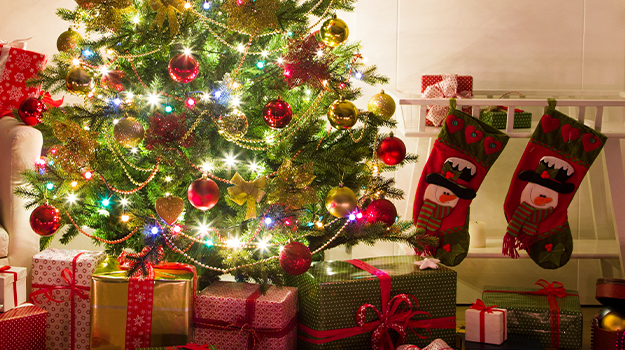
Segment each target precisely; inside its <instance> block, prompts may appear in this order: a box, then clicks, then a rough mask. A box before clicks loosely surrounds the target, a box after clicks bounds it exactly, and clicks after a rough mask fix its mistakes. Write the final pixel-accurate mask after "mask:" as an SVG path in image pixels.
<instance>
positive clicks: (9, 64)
mask: <svg viewBox="0 0 625 350" xmlns="http://www.w3.org/2000/svg"><path fill="white" fill-rule="evenodd" d="M22 44H23V43H22ZM45 64H46V55H44V54H40V53H37V52H33V51H27V50H24V49H21V48H18V47H12V46H10V45H9V44H4V45H3V44H0V112H2V111H5V110H10V109H12V108H17V107H18V106H19V104H20V103H21V102H22V100H24V99H25V98H27V97H34V96H38V95H39V91H40V90H39V88H38V87H26V80H27V79H30V78H32V77H35V76H36V75H37V73H38V72H40V71H41V70H43V67H44V66H45Z"/></svg>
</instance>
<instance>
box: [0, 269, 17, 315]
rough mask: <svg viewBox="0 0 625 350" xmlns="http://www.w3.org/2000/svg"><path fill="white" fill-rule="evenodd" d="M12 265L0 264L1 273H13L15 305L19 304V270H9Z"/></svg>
mask: <svg viewBox="0 0 625 350" xmlns="http://www.w3.org/2000/svg"><path fill="white" fill-rule="evenodd" d="M10 268H11V266H9V265H5V266H0V273H10V274H12V275H13V307H16V306H17V272H14V271H9V269H10Z"/></svg>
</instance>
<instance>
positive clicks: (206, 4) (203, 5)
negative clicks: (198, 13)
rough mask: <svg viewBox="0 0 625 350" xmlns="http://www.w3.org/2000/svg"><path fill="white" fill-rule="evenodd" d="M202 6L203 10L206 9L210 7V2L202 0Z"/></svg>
mask: <svg viewBox="0 0 625 350" xmlns="http://www.w3.org/2000/svg"><path fill="white" fill-rule="evenodd" d="M202 8H203V9H204V10H208V9H210V8H211V3H210V2H208V1H204V3H203V4H202Z"/></svg>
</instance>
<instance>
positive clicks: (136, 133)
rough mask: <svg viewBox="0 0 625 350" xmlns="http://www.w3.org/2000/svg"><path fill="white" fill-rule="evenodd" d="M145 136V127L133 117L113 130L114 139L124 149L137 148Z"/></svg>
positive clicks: (120, 122) (124, 119) (123, 121)
mask: <svg viewBox="0 0 625 350" xmlns="http://www.w3.org/2000/svg"><path fill="white" fill-rule="evenodd" d="M144 136H145V130H144V129H143V125H141V123H140V122H139V121H138V120H137V119H136V118H133V117H126V118H123V119H122V120H120V121H119V122H118V123H117V124H115V127H114V128H113V137H114V138H115V140H117V142H119V144H120V145H122V147H124V148H133V147H137V145H138V144H140V143H141V141H143V137H144Z"/></svg>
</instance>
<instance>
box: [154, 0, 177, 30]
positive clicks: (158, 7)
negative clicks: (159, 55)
mask: <svg viewBox="0 0 625 350" xmlns="http://www.w3.org/2000/svg"><path fill="white" fill-rule="evenodd" d="M149 3H150V7H151V8H152V10H154V11H156V17H155V18H154V23H152V25H155V24H156V26H157V27H159V28H162V27H163V23H164V22H165V17H167V21H168V22H169V34H171V35H176V34H178V33H180V24H178V18H177V17H176V12H182V11H184V9H185V8H184V1H183V0H149Z"/></svg>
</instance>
